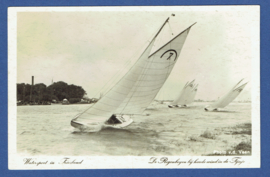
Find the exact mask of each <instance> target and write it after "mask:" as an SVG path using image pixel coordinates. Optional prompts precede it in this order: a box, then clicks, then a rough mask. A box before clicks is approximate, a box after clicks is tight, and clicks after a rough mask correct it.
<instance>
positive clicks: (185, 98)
mask: <svg viewBox="0 0 270 177" xmlns="http://www.w3.org/2000/svg"><path fill="white" fill-rule="evenodd" d="M194 82H195V80H193V81H191V82H187V83H186V85H185V86H184V87H183V89H182V91H181V92H180V94H179V96H178V97H177V99H175V100H174V101H173V102H172V103H171V104H170V105H168V107H169V108H173V107H187V105H189V104H191V103H192V102H193V101H194V98H195V95H196V93H197V90H198V89H197V87H198V84H197V85H196V84H194Z"/></svg>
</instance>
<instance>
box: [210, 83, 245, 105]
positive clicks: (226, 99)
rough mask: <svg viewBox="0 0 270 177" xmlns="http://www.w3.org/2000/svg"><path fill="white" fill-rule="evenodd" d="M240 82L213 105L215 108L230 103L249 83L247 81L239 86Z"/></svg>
mask: <svg viewBox="0 0 270 177" xmlns="http://www.w3.org/2000/svg"><path fill="white" fill-rule="evenodd" d="M242 80H243V79H242ZM242 80H240V82H242ZM240 82H238V83H237V84H236V85H235V86H234V87H233V88H232V89H231V90H230V91H229V92H228V93H227V94H226V95H225V96H223V97H222V98H220V99H219V100H218V101H217V102H215V103H214V104H212V105H211V107H212V108H214V109H216V108H224V107H225V106H227V105H228V104H230V103H231V102H232V101H233V100H234V99H235V98H236V97H237V96H238V95H239V94H240V93H241V91H242V90H243V89H244V87H245V86H246V85H247V83H245V84H243V85H241V86H238V85H239V84H240ZM237 86H238V87H237Z"/></svg>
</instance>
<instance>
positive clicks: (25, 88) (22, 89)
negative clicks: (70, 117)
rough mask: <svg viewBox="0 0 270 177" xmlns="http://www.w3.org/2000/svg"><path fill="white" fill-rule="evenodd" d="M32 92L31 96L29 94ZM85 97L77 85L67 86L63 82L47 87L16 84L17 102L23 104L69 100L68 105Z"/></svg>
mask: <svg viewBox="0 0 270 177" xmlns="http://www.w3.org/2000/svg"><path fill="white" fill-rule="evenodd" d="M31 92H32V94H31ZM85 95H86V91H85V90H84V89H83V88H82V87H81V86H77V85H73V84H71V85H68V84H67V83H65V82H63V81H59V82H54V83H53V84H51V85H49V86H48V87H47V86H46V85H45V84H43V83H38V84H35V85H33V86H32V85H30V84H25V83H20V84H17V101H21V102H23V103H31V102H35V103H44V102H52V101H53V100H54V101H56V102H59V101H62V100H63V99H67V100H69V102H70V103H76V102H79V101H81V99H82V98H83V97H84V96H85Z"/></svg>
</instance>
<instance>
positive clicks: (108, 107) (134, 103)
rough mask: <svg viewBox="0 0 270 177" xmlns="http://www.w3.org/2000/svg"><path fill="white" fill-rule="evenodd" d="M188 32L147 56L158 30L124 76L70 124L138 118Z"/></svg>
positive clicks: (165, 73)
mask: <svg viewBox="0 0 270 177" xmlns="http://www.w3.org/2000/svg"><path fill="white" fill-rule="evenodd" d="M167 21H168V19H167V20H166V22H167ZM166 22H165V23H166ZM165 23H164V24H163V26H164V25H165ZM163 26H162V28H163ZM162 28H161V29H162ZM190 28H191V26H190V27H189V28H188V29H186V30H185V31H183V32H182V33H180V34H179V35H177V36H176V37H175V38H173V39H172V40H171V41H169V42H168V43H167V44H165V45H164V46H163V47H161V48H160V49H159V50H157V51H156V52H154V53H153V54H152V55H151V56H149V54H150V51H151V49H152V46H153V44H154V42H155V38H156V37H157V35H158V34H159V32H160V31H161V29H160V30H159V32H158V33H157V34H156V36H155V37H154V38H153V40H152V41H151V42H150V44H149V45H148V47H147V48H146V49H145V51H144V52H143V54H142V55H141V56H140V58H139V59H138V60H137V62H136V63H135V64H134V65H133V67H132V68H131V69H130V70H129V71H128V72H127V74H126V75H125V76H124V77H123V78H122V79H121V80H120V81H119V82H118V83H116V85H115V86H114V87H113V88H111V90H109V91H108V92H107V93H106V94H105V95H104V96H103V97H102V98H101V99H100V100H99V101H98V102H97V103H96V104H94V105H93V106H92V107H90V108H88V109H87V110H86V111H84V112H83V113H82V114H80V115H79V116H77V117H76V119H73V120H72V122H71V123H72V124H73V123H79V124H83V125H90V124H91V125H93V124H102V123H104V122H105V121H107V120H108V119H109V118H110V117H111V116H112V115H116V114H118V115H119V114H139V113H141V112H142V111H143V110H145V108H146V107H147V106H148V105H149V104H150V103H151V102H152V101H153V99H154V98H155V96H156V94H157V93H158V91H159V90H160V88H161V87H162V85H163V84H164V82H165V81H166V79H167V77H168V76H169V74H170V72H171V70H172V68H173V66H174V64H175V62H176V61H177V58H178V57H179V54H180V51H181V49H182V47H183V44H184V41H185V39H186V37H187V34H188V32H189V29H190ZM171 51H173V52H171ZM170 53H172V54H170Z"/></svg>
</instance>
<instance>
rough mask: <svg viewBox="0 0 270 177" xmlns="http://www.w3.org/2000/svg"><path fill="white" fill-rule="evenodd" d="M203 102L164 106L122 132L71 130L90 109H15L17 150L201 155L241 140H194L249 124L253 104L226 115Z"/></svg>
mask: <svg viewBox="0 0 270 177" xmlns="http://www.w3.org/2000/svg"><path fill="white" fill-rule="evenodd" d="M205 104H206V103H194V104H193V105H192V106H191V107H188V108H173V109H170V108H168V107H167V106H166V105H164V104H160V105H152V106H150V108H148V109H147V110H146V112H145V113H149V114H150V116H143V115H142V116H137V115H136V116H133V117H132V119H133V120H134V123H132V124H131V125H130V126H128V127H126V128H125V129H104V130H102V131H100V132H96V133H84V132H80V131H79V130H77V129H75V128H73V127H71V125H70V121H71V119H72V118H73V117H74V116H75V115H76V114H78V113H80V112H82V111H84V110H85V109H86V108H88V107H89V106H90V105H84V104H81V105H48V106H18V107H17V151H18V152H19V153H21V154H31V155H53V156H55V155H66V156H73V155H74V156H76V155H80V156H83V155H87V156H95V155H116V156H125V155H135V156H139V155H143V156H152V155H202V154H207V153H211V152H212V151H213V150H222V149H227V148H229V147H230V146H232V145H234V144H236V143H238V142H239V141H241V138H242V139H243V138H247V137H245V136H241V137H240V136H237V135H235V136H233V135H228V136H222V135H220V136H219V137H218V138H217V139H214V140H213V139H206V138H197V140H196V141H191V138H190V137H194V136H195V137H200V135H201V134H202V133H203V132H204V131H206V130H209V131H214V130H216V129H217V128H220V127H233V126H235V125H239V124H242V123H251V104H250V103H232V104H230V105H229V106H227V107H226V111H224V112H205V111H204V110H203V107H204V105H205Z"/></svg>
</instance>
